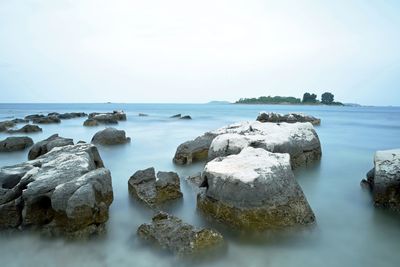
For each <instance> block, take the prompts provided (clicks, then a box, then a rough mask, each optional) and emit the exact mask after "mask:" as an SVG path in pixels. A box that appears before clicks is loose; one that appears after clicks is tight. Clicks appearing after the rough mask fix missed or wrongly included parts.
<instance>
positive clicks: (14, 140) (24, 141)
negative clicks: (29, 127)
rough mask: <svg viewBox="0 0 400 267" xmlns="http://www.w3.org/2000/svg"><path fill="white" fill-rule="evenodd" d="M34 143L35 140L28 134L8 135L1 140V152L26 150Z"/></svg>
mask: <svg viewBox="0 0 400 267" xmlns="http://www.w3.org/2000/svg"><path fill="white" fill-rule="evenodd" d="M31 145H33V140H32V139H31V138H30V137H28V136H15V137H14V136H13V137H7V138H6V139H4V140H2V141H0V152H12V151H18V150H24V149H26V148H28V147H30V146H31Z"/></svg>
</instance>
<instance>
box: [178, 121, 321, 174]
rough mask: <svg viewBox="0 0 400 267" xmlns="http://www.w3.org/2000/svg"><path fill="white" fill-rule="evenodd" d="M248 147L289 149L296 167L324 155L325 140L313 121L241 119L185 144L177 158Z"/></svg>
mask: <svg viewBox="0 0 400 267" xmlns="http://www.w3.org/2000/svg"><path fill="white" fill-rule="evenodd" d="M245 147H256V148H263V149H265V150H268V151H270V152H276V153H289V154H290V156H291V163H292V167H293V168H296V167H298V166H301V165H307V164H309V163H311V162H314V161H318V160H319V159H320V158H321V154H322V152H321V144H320V141H319V138H318V135H317V133H316V132H315V130H314V127H313V126H312V125H311V124H310V123H280V124H275V123H261V122H258V121H255V122H241V123H236V124H231V125H228V126H226V127H222V128H220V129H218V130H215V131H212V132H208V133H205V134H204V135H202V136H199V137H197V138H196V139H194V140H192V141H187V142H185V143H183V144H181V145H180V146H179V147H178V148H177V150H176V153H175V156H174V162H175V163H177V164H190V163H192V162H194V161H198V160H203V159H207V158H208V160H212V159H214V158H216V157H220V156H227V155H231V154H237V153H239V152H240V151H241V150H242V149H243V148H245Z"/></svg>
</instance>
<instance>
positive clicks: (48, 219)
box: [0, 144, 113, 237]
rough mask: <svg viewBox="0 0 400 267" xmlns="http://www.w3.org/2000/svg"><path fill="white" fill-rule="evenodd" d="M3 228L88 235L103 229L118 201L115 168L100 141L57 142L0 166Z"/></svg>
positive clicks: (78, 235) (56, 233)
mask: <svg viewBox="0 0 400 267" xmlns="http://www.w3.org/2000/svg"><path fill="white" fill-rule="evenodd" d="M0 185H1V186H0V223H1V224H0V227H3V228H4V227H12V228H15V227H18V228H19V229H25V228H34V229H38V230H41V231H43V232H44V233H46V234H51V235H65V236H69V237H87V236H89V235H91V234H95V233H98V232H101V231H103V230H104V223H105V222H106V221H107V219H108V208H109V206H110V204H111V202H112V201H113V191H112V184H111V175H110V171H109V170H107V169H105V168H104V165H103V162H102V160H101V158H100V155H99V153H98V151H97V149H96V147H95V146H93V145H90V144H80V145H68V146H64V147H57V148H54V149H52V150H51V151H50V152H48V153H46V154H45V155H43V156H42V157H40V158H38V159H35V160H31V161H27V162H24V163H21V164H17V165H14V166H8V167H3V168H1V169H0Z"/></svg>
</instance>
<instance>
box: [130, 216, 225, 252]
mask: <svg viewBox="0 0 400 267" xmlns="http://www.w3.org/2000/svg"><path fill="white" fill-rule="evenodd" d="M137 234H138V236H139V237H141V238H142V239H144V240H148V241H151V242H154V243H156V244H157V245H159V246H160V247H162V248H164V249H168V250H170V251H172V252H174V253H176V254H178V255H180V256H184V255H193V254H196V253H199V252H203V251H207V250H209V249H212V248H215V247H218V246H221V245H222V244H223V242H224V239H223V237H222V235H221V234H220V233H218V232H217V231H215V230H212V229H204V228H197V227H194V226H192V225H190V224H187V223H184V222H183V221H182V220H180V219H179V218H177V217H175V216H172V215H169V214H167V213H164V212H159V213H158V214H156V215H155V216H154V217H153V219H152V222H151V223H150V224H142V225H140V226H139V228H138V230H137Z"/></svg>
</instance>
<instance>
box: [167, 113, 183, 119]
mask: <svg viewBox="0 0 400 267" xmlns="http://www.w3.org/2000/svg"><path fill="white" fill-rule="evenodd" d="M181 117H182V114H180V113H179V114H175V115H172V116H171V117H170V118H172V119H179V118H181Z"/></svg>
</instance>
